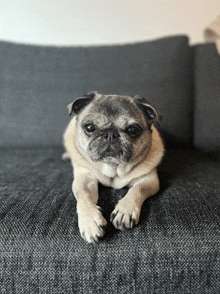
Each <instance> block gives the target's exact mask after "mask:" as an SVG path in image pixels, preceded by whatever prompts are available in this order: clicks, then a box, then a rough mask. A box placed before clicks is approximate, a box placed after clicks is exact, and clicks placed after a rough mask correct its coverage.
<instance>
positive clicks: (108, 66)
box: [0, 36, 193, 146]
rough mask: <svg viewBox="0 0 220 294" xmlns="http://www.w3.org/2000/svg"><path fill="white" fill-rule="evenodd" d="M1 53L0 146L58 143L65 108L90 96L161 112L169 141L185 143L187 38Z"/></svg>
mask: <svg viewBox="0 0 220 294" xmlns="http://www.w3.org/2000/svg"><path fill="white" fill-rule="evenodd" d="M0 52H1V60H0V66H1V70H0V71H1V75H2V78H1V79H0V89H1V92H0V93H1V95H2V96H1V99H0V132H1V133H0V146H10V145H14V146H38V145H46V146H48V145H61V143H62V132H63V130H64V128H65V126H66V124H67V122H68V116H67V110H66V106H67V104H69V103H70V102H72V101H73V100H74V99H75V98H77V97H80V96H81V95H83V94H85V93H87V92H89V91H91V90H97V91H99V92H100V93H103V94H123V95H124V94H125V95H136V94H139V95H142V96H145V97H146V98H147V99H148V100H149V102H151V103H152V105H153V106H155V107H156V108H157V109H158V110H160V112H161V113H162V114H163V116H164V120H163V124H162V129H163V130H164V133H165V134H167V137H169V139H175V140H174V142H173V143H174V144H176V143H178V142H180V143H181V144H182V143H189V142H191V139H192V138H191V136H192V95H191V87H192V82H193V81H192V69H193V68H192V50H191V48H190V46H189V45H188V38H187V37H185V36H177V37H170V38H164V39H160V40H157V41H152V42H146V43H140V44H133V45H124V46H103V47H81V48H80V47H68V48H61V47H40V46H28V45H20V44H12V43H7V42H0ZM168 142H170V140H168Z"/></svg>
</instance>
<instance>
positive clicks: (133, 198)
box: [111, 169, 159, 230]
mask: <svg viewBox="0 0 220 294" xmlns="http://www.w3.org/2000/svg"><path fill="white" fill-rule="evenodd" d="M158 191H159V179H158V176H157V171H156V169H154V170H152V171H151V172H150V173H148V174H147V175H145V176H142V177H141V178H138V179H136V180H134V181H133V182H132V183H131V188H130V189H129V190H128V193H127V194H126V195H125V196H124V197H123V198H122V199H121V200H120V201H119V202H118V204H117V205H116V207H115V209H114V210H113V212H112V214H111V222H112V223H113V225H114V226H115V228H117V229H120V230H124V229H132V228H133V227H134V225H137V224H138V222H139V217H140V212H141V207H142V204H143V202H144V201H145V199H146V198H148V197H150V196H152V195H154V194H156V193H157V192H158Z"/></svg>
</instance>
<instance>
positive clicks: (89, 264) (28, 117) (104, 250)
mask: <svg viewBox="0 0 220 294" xmlns="http://www.w3.org/2000/svg"><path fill="white" fill-rule="evenodd" d="M0 53H1V54H0V74H1V77H0V95H1V97H0V146H1V147H0V158H1V168H0V293H8V294H14V293H19V294H20V293H27V294H29V293H31V294H35V293H42V294H45V293H46V294H47V293H48V294H49V293H53V294H56V293H57V294H62V293H63V294H64V293H65V294H66V293H77V294H78V293H79V294H80V293H83V294H84V293H86V294H87V293H104V294H111V293H114V294H115V293H119V294H122V293H126V294H127V293H129V294H130V293H140V294H141V293H143V294H146V293H165V294H171V293H172V294H173V293H175V294H176V293H181V294H182V293H184V294H186V293H190V294H191V293H193V294H200V293H202V294H203V293H204V294H206V293H207V294H211V293H213V294H216V293H219V289H220V258H219V256H220V250H219V248H220V230H219V223H220V213H219V211H220V182H219V174H220V160H219V158H217V157H216V158H215V157H214V155H210V154H205V153H202V152H200V151H198V150H195V149H193V148H191V149H189V148H183V147H185V146H187V144H189V143H190V142H191V140H192V135H193V133H194V143H195V145H196V146H197V147H199V148H201V149H205V150H207V151H216V150H219V147H220V134H219V130H220V125H219V122H220V120H219V105H220V104H219V98H218V96H219V93H220V80H219V74H220V72H219V70H220V57H219V56H218V55H217V53H216V51H215V48H214V45H202V46H200V45H198V46H195V47H193V48H191V47H189V45H188V39H187V38H186V37H184V36H179V37H172V38H165V39H161V40H158V41H153V42H148V43H140V44H133V45H124V46H107V47H105V46H103V47H87V48H86V47H85V48H84V47H82V48H78V47H69V48H58V47H40V46H28V45H19V44H12V43H7V42H0ZM193 69H194V74H193ZM192 86H193V89H194V91H193V93H192V91H191V90H192ZM90 90H98V91H99V92H101V93H106V94H109V93H117V94H129V95H135V94H139V95H143V96H145V97H146V98H148V100H149V101H150V102H151V103H152V105H153V106H155V107H156V108H158V110H160V111H161V112H162V113H163V115H164V120H163V124H162V133H163V135H164V138H165V140H166V145H167V146H168V145H170V147H173V148H171V149H167V152H166V155H165V158H164V160H163V162H162V164H161V166H160V167H159V177H160V183H161V190H160V192H159V193H158V194H157V195H155V196H153V197H151V198H149V199H147V200H146V201H145V203H144V205H143V208H142V212H141V216H140V223H139V224H138V226H136V227H135V228H134V229H133V230H128V231H124V232H120V231H118V230H116V229H115V228H114V227H113V226H112V224H111V223H110V222H109V218H110V214H111V212H112V210H113V209H114V206H115V205H116V203H117V202H118V200H119V199H121V197H123V196H124V195H125V193H126V192H127V188H124V189H121V190H114V189H110V188H106V187H103V186H101V185H100V186H99V192H100V198H99V205H100V206H101V207H102V208H103V210H104V212H103V214H104V217H105V218H106V219H107V221H108V226H107V231H106V235H105V237H104V239H103V240H102V241H101V242H100V243H99V244H98V245H91V244H87V243H86V242H85V241H83V239H82V238H81V237H80V234H79V230H78V225H77V214H76V201H75V198H74V196H73V195H72V191H71V185H72V168H71V165H70V163H67V162H63V161H62V160H61V154H62V152H63V149H62V148H61V147H59V145H61V142H62V132H63V130H64V128H65V126H66V124H67V122H68V121H69V118H68V116H67V109H66V105H67V104H68V103H70V102H71V101H72V100H73V99H75V98H77V97H79V96H81V95H82V94H84V93H87V92H88V91H90ZM192 94H193V95H192ZM193 99H194V100H193ZM192 106H193V107H192ZM192 118H193V122H194V130H193V125H192ZM168 142H171V143H170V144H168ZM56 145H57V147H56ZM15 146H17V147H15ZM18 146H20V147H18ZM179 146H182V148H181V149H177V148H176V147H179ZM188 146H189V145H188ZM175 148H176V149H175Z"/></svg>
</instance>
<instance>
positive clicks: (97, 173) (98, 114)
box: [63, 92, 164, 243]
mask: <svg viewBox="0 0 220 294" xmlns="http://www.w3.org/2000/svg"><path fill="white" fill-rule="evenodd" d="M67 108H68V114H69V115H71V114H72V113H74V114H75V116H74V117H73V118H72V120H71V121H70V123H69V124H68V126H67V128H66V130H65V132H64V136H63V142H64V147H65V150H66V152H65V153H64V154H63V159H70V160H71V163H72V166H73V170H74V180H73V184H72V191H73V194H74V196H75V197H76V200H77V214H78V225H79V230H80V234H81V236H82V237H83V238H84V239H85V241H87V242H89V243H96V242H98V241H99V240H100V238H102V237H103V236H104V234H105V228H106V225H107V221H106V219H105V218H104V217H103V215H102V212H101V208H100V207H99V206H97V202H98V183H99V182H100V183H101V184H102V185H104V186H108V187H112V188H115V189H121V188H123V187H125V186H127V187H129V190H128V193H127V194H126V195H125V196H124V197H123V198H122V199H121V200H120V201H119V202H118V204H117V205H116V207H115V209H114V210H113V211H112V213H111V217H110V221H111V222H112V223H113V225H114V226H115V228H116V229H119V230H125V229H132V228H133V227H134V226H135V225H137V224H138V221H139V217H140V212H141V207H142V204H143V202H144V201H145V199H146V198H148V197H150V196H152V195H154V194H155V193H157V192H158V191H159V179H158V175H157V166H158V164H159V163H160V161H161V159H162V157H163V155H164V146H163V141H162V139H161V136H160V134H159V132H158V130H157V128H156V127H155V125H160V124H161V120H162V115H161V113H160V112H159V111H157V110H156V109H155V108H153V107H152V106H151V105H150V104H149V103H148V102H147V101H146V99H145V98H143V97H139V96H134V97H131V96H120V95H102V94H99V93H98V92H91V93H89V94H87V95H84V96H83V97H80V98H78V99H76V100H75V101H73V102H72V103H71V104H69V105H68V106H67Z"/></svg>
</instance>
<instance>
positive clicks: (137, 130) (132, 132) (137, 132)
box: [125, 125, 141, 138]
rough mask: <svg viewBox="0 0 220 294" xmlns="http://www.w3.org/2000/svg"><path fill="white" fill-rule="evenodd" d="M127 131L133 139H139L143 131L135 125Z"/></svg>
mask: <svg viewBox="0 0 220 294" xmlns="http://www.w3.org/2000/svg"><path fill="white" fill-rule="evenodd" d="M125 131H126V133H127V134H128V135H129V136H130V137H132V138H136V137H138V136H139V135H140V133H141V129H140V128H138V127H137V126H134V125H131V126H129V127H127V129H126V130H125Z"/></svg>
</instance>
